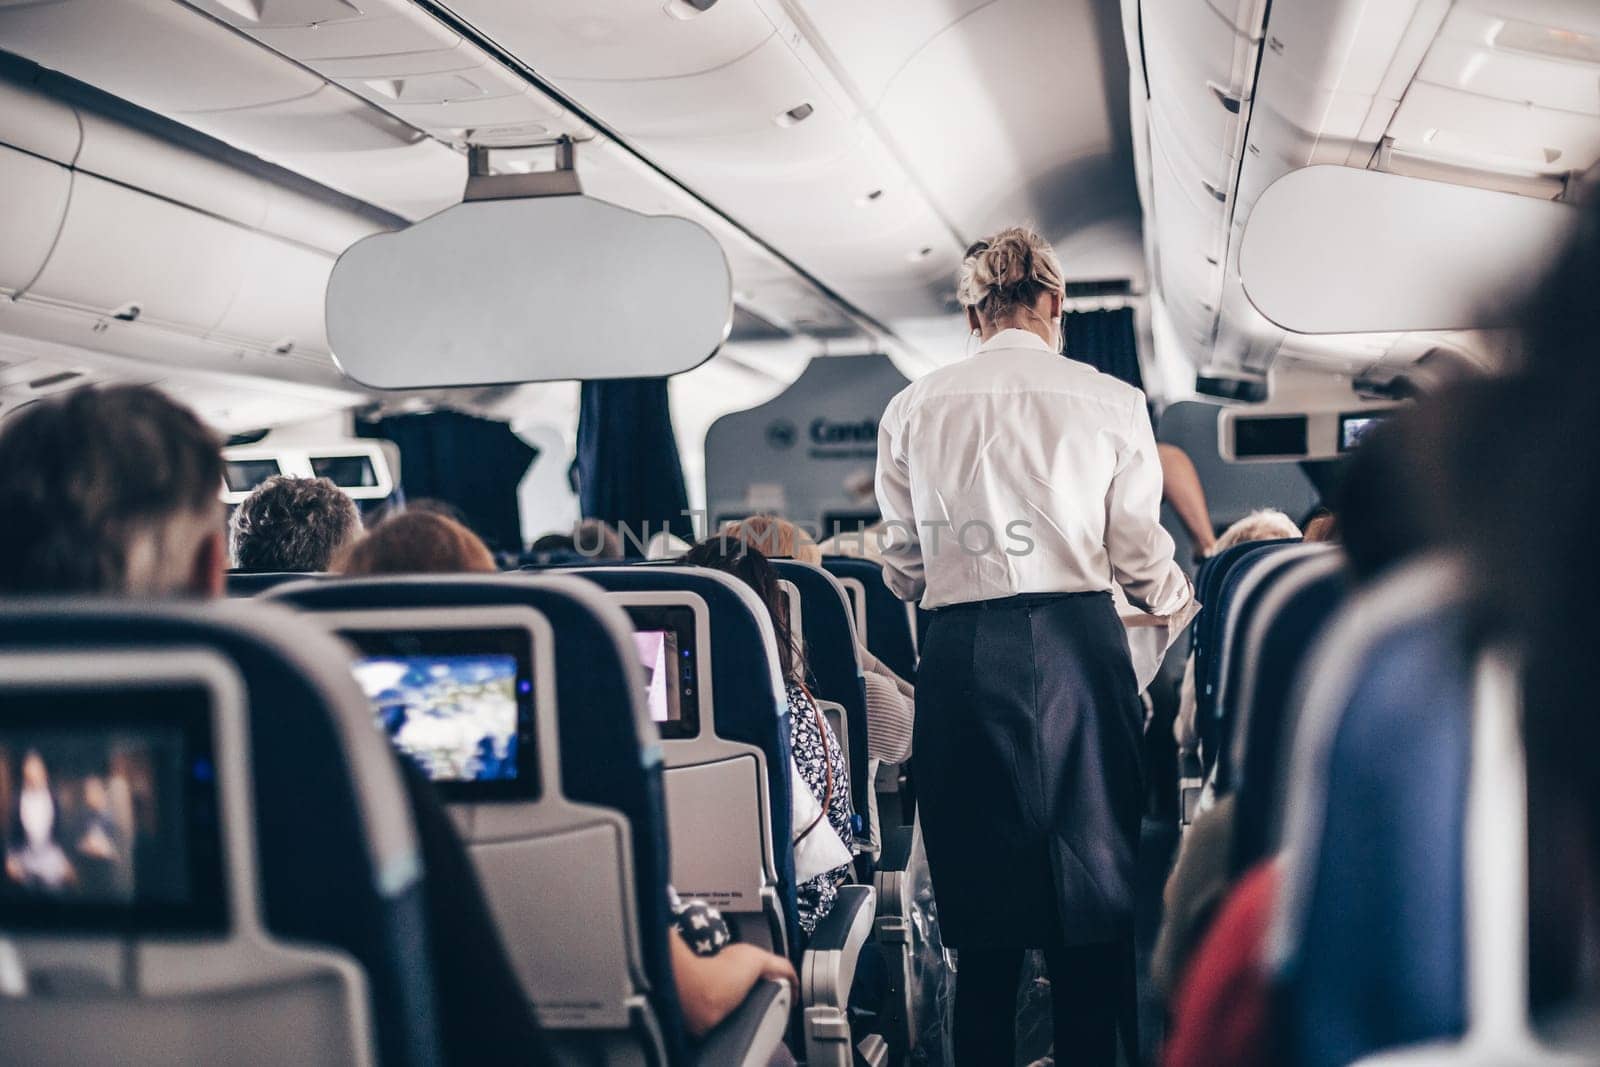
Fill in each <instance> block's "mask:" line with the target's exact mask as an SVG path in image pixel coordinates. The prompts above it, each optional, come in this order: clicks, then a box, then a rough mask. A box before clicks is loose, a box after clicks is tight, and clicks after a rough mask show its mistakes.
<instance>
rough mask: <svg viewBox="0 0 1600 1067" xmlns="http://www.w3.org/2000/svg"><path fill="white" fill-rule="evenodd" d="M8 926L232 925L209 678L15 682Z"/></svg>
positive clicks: (0, 751) (4, 805)
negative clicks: (122, 683)
mask: <svg viewBox="0 0 1600 1067" xmlns="http://www.w3.org/2000/svg"><path fill="white" fill-rule="evenodd" d="M5 705H6V717H7V723H6V725H5V727H4V728H3V729H0V787H3V788H0V811H4V812H5V818H6V819H7V823H8V825H10V826H13V827H15V832H14V833H12V834H10V835H8V836H7V840H6V842H5V862H4V870H3V874H0V925H3V926H5V927H6V928H7V929H26V928H30V927H33V928H41V927H42V928H49V929H52V930H60V929H75V930H85V931H88V930H97V931H114V932H118V933H167V932H185V933H191V932H192V933H200V932H218V933H220V932H222V931H224V930H226V929H227V925H228V920H227V906H226V900H225V897H224V893H223V876H222V848H221V841H220V826H219V823H218V819H217V799H216V798H217V793H216V765H215V762H214V757H213V755H212V745H211V731H210V698H209V697H208V695H207V693H206V690H205V689H203V688H201V687H199V686H192V687H171V686H162V687H159V688H155V687H152V688H149V689H144V690H128V691H114V692H107V691H105V690H103V689H101V690H93V691H89V690H85V691H82V692H63V691H60V690H54V691H51V692H48V693H44V692H26V693H19V692H11V693H8V694H6V696H5Z"/></svg>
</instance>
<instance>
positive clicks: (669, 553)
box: [644, 530, 690, 559]
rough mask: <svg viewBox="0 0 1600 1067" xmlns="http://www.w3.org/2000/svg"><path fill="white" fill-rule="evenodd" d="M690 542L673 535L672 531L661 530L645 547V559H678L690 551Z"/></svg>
mask: <svg viewBox="0 0 1600 1067" xmlns="http://www.w3.org/2000/svg"><path fill="white" fill-rule="evenodd" d="M689 548H690V545H689V542H687V541H685V540H684V539H683V538H681V537H679V536H678V535H677V534H675V533H673V532H672V531H671V530H661V531H659V532H658V533H656V534H655V536H653V537H651V538H650V542H649V544H647V545H646V546H645V550H644V558H645V559H677V558H678V557H679V556H681V555H683V554H684V553H685V552H687V551H689Z"/></svg>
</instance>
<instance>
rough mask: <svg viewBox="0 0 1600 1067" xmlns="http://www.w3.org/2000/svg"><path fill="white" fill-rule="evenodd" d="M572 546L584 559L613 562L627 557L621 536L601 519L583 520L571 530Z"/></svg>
mask: <svg viewBox="0 0 1600 1067" xmlns="http://www.w3.org/2000/svg"><path fill="white" fill-rule="evenodd" d="M572 545H573V547H574V548H576V549H577V550H578V552H579V554H580V555H582V556H583V557H584V558H586V559H591V560H596V561H599V562H607V563H609V562H613V561H615V560H619V559H622V558H624V557H625V556H626V555H627V546H626V545H624V544H623V543H622V535H621V534H620V533H618V532H617V531H616V529H614V528H613V527H612V526H611V525H610V524H609V523H607V522H604V521H603V520H601V519H584V520H583V521H582V522H580V523H578V525H576V526H574V527H573V528H572Z"/></svg>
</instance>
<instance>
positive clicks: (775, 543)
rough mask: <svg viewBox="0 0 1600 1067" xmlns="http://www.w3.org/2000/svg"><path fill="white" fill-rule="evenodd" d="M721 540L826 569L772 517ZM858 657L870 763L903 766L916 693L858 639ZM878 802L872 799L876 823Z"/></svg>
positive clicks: (816, 552)
mask: <svg viewBox="0 0 1600 1067" xmlns="http://www.w3.org/2000/svg"><path fill="white" fill-rule="evenodd" d="M722 536H723V537H728V538H733V539H734V540H737V541H742V542H743V543H745V544H747V545H749V546H750V547H751V548H754V549H756V550H757V551H759V552H761V553H762V554H763V555H765V556H766V557H768V558H769V559H794V560H799V561H800V562H801V563H810V564H812V565H813V566H821V565H822V549H821V548H820V547H818V545H817V543H816V542H815V541H813V540H812V539H811V535H810V534H808V533H806V532H805V531H804V530H802V529H801V528H800V527H799V526H797V525H795V524H794V523H792V522H790V521H789V520H788V519H783V518H779V517H777V516H774V515H755V516H752V517H751V518H748V519H741V520H738V521H736V522H730V523H728V524H727V525H725V526H723V528H722ZM856 656H857V658H858V659H860V661H861V671H862V681H863V683H864V685H865V688H866V693H867V758H868V760H869V761H871V763H872V764H873V765H872V766H871V767H869V769H868V770H869V777H871V776H874V775H876V773H877V765H878V764H883V763H889V764H895V763H903V762H905V760H907V759H909V758H910V756H911V730H912V721H913V719H914V716H915V714H916V705H915V696H916V691H915V690H914V689H913V688H912V686H911V683H909V682H907V681H906V680H905V679H903V678H901V677H900V676H899V675H898V674H896V673H895V672H894V671H892V670H890V669H889V667H888V666H887V665H886V664H884V662H883V661H882V660H880V659H878V657H876V656H874V655H873V654H872V652H871V650H869V649H868V648H867V646H866V644H865V642H863V641H862V640H861V639H860V636H859V635H858V637H857V641H856ZM876 800H877V798H876V796H874V797H873V802H874V811H873V815H874V817H876V808H875V805H876Z"/></svg>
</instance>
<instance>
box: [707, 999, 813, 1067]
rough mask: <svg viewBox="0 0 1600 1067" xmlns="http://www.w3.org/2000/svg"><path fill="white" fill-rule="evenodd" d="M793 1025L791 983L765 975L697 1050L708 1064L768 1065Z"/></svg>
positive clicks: (719, 1066) (734, 1066) (713, 1066)
mask: <svg viewBox="0 0 1600 1067" xmlns="http://www.w3.org/2000/svg"><path fill="white" fill-rule="evenodd" d="M788 1028H789V986H788V984H787V983H785V982H774V981H772V980H770V979H762V980H761V981H759V982H757V983H756V984H755V988H754V989H752V990H750V993H749V995H747V996H746V997H745V998H744V1003H743V1004H740V1005H739V1006H738V1007H737V1008H735V1009H734V1012H733V1014H732V1015H730V1016H728V1017H727V1018H726V1019H724V1020H722V1022H720V1023H718V1024H717V1028H716V1029H715V1030H712V1031H711V1032H710V1033H709V1034H707V1035H706V1037H705V1040H704V1041H701V1042H700V1043H699V1045H698V1047H696V1049H695V1051H694V1060H695V1063H696V1064H703V1065H704V1067H724V1065H729V1067H766V1065H767V1064H768V1063H770V1062H771V1061H772V1054H773V1053H774V1052H776V1051H777V1050H778V1046H779V1045H781V1044H783V1036H784V1034H785V1032H787V1030H788Z"/></svg>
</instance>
